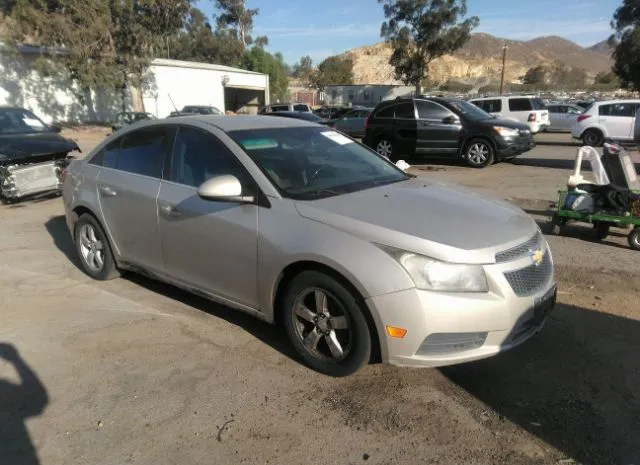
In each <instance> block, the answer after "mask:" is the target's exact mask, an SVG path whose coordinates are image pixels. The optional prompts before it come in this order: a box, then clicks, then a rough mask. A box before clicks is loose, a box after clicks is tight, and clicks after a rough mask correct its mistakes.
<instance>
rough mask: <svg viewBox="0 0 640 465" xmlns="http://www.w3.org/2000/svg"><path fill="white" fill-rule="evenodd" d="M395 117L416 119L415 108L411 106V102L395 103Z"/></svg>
mask: <svg viewBox="0 0 640 465" xmlns="http://www.w3.org/2000/svg"><path fill="white" fill-rule="evenodd" d="M395 117H396V119H416V110H415V108H414V106H413V102H406V103H401V104H400V105H397V106H396V111H395Z"/></svg>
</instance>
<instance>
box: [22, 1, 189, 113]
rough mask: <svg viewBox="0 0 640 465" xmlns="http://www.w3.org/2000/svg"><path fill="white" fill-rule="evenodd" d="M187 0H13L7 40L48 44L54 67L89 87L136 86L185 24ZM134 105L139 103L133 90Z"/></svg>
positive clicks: (86, 88) (85, 91)
mask: <svg viewBox="0 0 640 465" xmlns="http://www.w3.org/2000/svg"><path fill="white" fill-rule="evenodd" d="M189 5H190V0H108V1H105V0H15V1H14V4H13V7H12V8H11V11H10V17H11V20H12V21H11V24H12V31H11V37H10V40H11V41H12V42H13V43H19V42H22V41H24V40H25V38H29V40H30V42H31V43H33V42H35V43H37V44H38V45H41V46H44V47H47V48H48V49H49V50H50V51H51V52H52V53H50V57H51V64H52V65H53V66H54V68H55V69H56V71H58V72H64V73H68V75H69V77H70V78H71V79H73V81H74V82H76V83H77V84H78V86H79V87H80V89H81V90H82V93H81V94H80V95H87V94H88V95H90V93H88V90H89V89H92V88H93V89H96V88H102V89H123V88H124V87H125V86H127V85H129V86H130V87H131V89H132V91H133V90H139V88H140V85H141V84H142V81H143V74H144V72H145V71H146V69H147V67H148V65H149V63H150V61H151V59H152V58H154V57H155V56H157V55H159V54H162V51H163V50H164V49H166V38H167V37H169V36H170V35H173V34H175V32H177V31H178V30H179V29H180V28H181V27H182V25H183V20H184V16H185V14H186V13H187V12H188V11H189ZM134 94H135V95H137V96H138V98H135V97H134V107H135V108H136V109H138V108H140V109H141V106H142V99H141V96H140V93H139V92H134Z"/></svg>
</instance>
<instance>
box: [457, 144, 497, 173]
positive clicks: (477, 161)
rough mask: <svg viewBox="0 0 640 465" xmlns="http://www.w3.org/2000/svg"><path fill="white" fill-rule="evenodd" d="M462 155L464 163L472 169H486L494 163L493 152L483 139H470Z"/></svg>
mask: <svg viewBox="0 0 640 465" xmlns="http://www.w3.org/2000/svg"><path fill="white" fill-rule="evenodd" d="M463 153H464V159H465V161H466V162H467V164H468V165H469V166H470V167H472V168H486V167H487V166H489V165H491V164H492V163H493V162H494V161H495V151H494V150H493V147H492V146H491V144H490V143H489V142H488V141H487V140H485V139H472V140H471V141H469V142H468V143H467V145H466V146H465V148H464V152H463Z"/></svg>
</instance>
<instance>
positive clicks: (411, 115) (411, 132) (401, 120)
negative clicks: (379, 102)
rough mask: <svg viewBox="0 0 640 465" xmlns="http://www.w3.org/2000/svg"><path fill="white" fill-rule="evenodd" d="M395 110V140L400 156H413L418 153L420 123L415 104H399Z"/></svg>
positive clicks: (410, 102)
mask: <svg viewBox="0 0 640 465" xmlns="http://www.w3.org/2000/svg"><path fill="white" fill-rule="evenodd" d="M392 108H393V112H394V118H393V139H394V141H395V144H396V147H397V150H396V153H397V154H398V155H403V154H406V155H409V156H411V155H413V154H415V153H416V143H417V140H418V123H417V120H416V110H415V107H414V106H413V102H412V101H409V102H403V103H399V104H398V105H396V106H395V107H392Z"/></svg>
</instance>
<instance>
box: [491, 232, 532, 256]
mask: <svg viewBox="0 0 640 465" xmlns="http://www.w3.org/2000/svg"><path fill="white" fill-rule="evenodd" d="M541 247H543V244H542V234H540V233H539V232H538V233H536V235H535V236H533V237H532V238H531V239H529V240H528V241H527V242H525V243H524V244H520V245H517V246H515V247H513V248H511V249H508V250H505V251H503V252H498V253H497V254H496V263H505V262H513V261H516V260H520V259H521V258H525V257H528V256H530V254H531V252H532V251H534V250H537V249H539V248H541Z"/></svg>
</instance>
